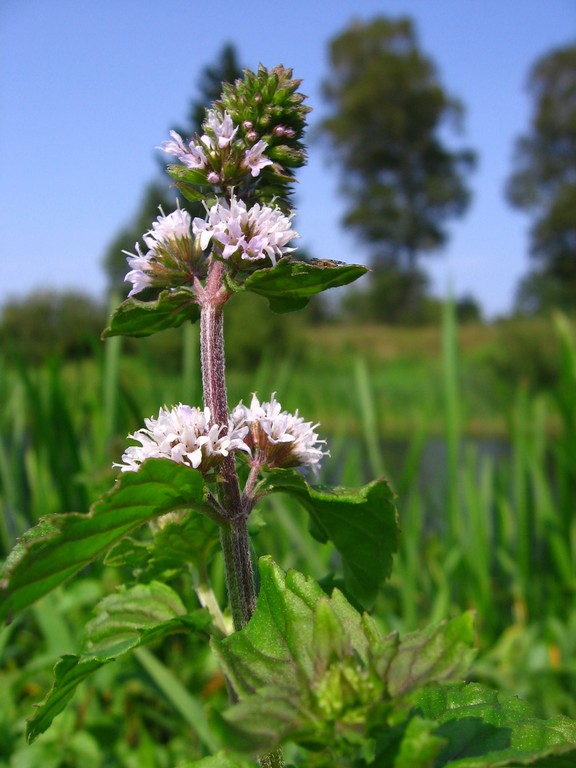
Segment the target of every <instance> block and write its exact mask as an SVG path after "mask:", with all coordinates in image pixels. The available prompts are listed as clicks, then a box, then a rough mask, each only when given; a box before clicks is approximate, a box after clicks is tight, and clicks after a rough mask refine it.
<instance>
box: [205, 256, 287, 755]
mask: <svg viewBox="0 0 576 768" xmlns="http://www.w3.org/2000/svg"><path fill="white" fill-rule="evenodd" d="M222 276H223V265H222V264H221V263H220V262H218V261H214V262H213V263H212V265H211V267H210V272H209V274H208V279H207V281H206V288H205V290H204V293H203V296H202V307H201V313H200V356H201V361H202V387H203V390H204V404H205V405H206V407H208V408H210V412H211V414H212V418H213V420H214V421H215V422H216V423H217V424H227V423H228V396H227V393H226V377H225V358H224V314H223V305H224V303H225V302H226V300H227V299H228V298H229V294H228V292H227V291H226V289H225V287H224V285H223V281H222ZM220 476H221V478H222V480H221V482H220V484H219V500H220V504H221V505H222V507H223V509H224V512H225V521H224V522H223V523H222V524H221V525H220V545H221V547H222V553H223V555H224V570H225V573H226V587H227V589H228V600H229V602H230V611H231V613H232V620H233V623H234V629H235V631H238V630H239V629H242V627H244V626H245V625H246V624H247V623H248V622H249V621H250V618H251V616H252V614H253V613H254V609H255V608H256V587H255V584H254V570H253V568H252V559H251V557H250V543H249V539H248V527H247V517H248V513H249V508H248V504H247V499H248V498H249V497H250V493H249V492H248V494H247V495H245V497H244V498H243V497H242V496H241V495H240V485H239V483H238V474H237V472H236V464H235V463H234V456H232V455H230V456H228V457H226V458H225V459H224V461H223V462H222V464H221V465H220ZM255 478H256V474H255V473H251V476H250V483H249V486H250V488H249V491H250V490H251V488H252V485H253V484H254V482H255ZM230 696H231V699H232V701H234V700H235V698H236V696H235V692H234V691H233V690H230ZM258 762H259V764H260V765H261V766H263V768H284V766H285V763H284V758H283V757H282V752H281V751H280V750H276V751H275V752H271V753H270V754H267V755H262V757H261V758H260V759H259V761H258Z"/></svg>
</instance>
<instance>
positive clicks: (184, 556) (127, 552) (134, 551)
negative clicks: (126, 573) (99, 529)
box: [104, 512, 220, 582]
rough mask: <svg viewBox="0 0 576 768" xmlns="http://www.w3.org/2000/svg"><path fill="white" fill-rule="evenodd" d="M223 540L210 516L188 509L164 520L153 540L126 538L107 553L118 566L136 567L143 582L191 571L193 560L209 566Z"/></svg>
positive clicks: (107, 561)
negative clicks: (177, 515)
mask: <svg viewBox="0 0 576 768" xmlns="http://www.w3.org/2000/svg"><path fill="white" fill-rule="evenodd" d="M179 514H180V513H179ZM219 542H220V535H219V529H218V526H217V525H215V524H214V522H213V521H212V520H210V518H208V517H206V516H205V515H197V514H194V513H193V512H191V513H185V514H184V516H183V517H182V519H179V520H175V521H163V523H162V526H161V527H160V529H159V530H157V531H155V533H154V537H153V539H152V541H150V542H141V541H135V540H133V539H130V538H125V539H122V541H120V542H119V543H118V544H116V545H115V546H114V547H113V548H112V549H111V550H110V552H109V553H108V554H107V555H106V559H105V561H104V562H105V563H106V564H107V565H111V566H114V567H122V566H127V567H129V568H132V569H133V570H134V571H135V574H136V576H137V578H138V580H139V581H142V582H148V581H151V580H152V579H166V578H169V577H172V576H174V575H175V574H177V573H180V572H182V571H187V570H188V567H189V566H190V564H193V565H196V566H198V567H200V568H201V569H202V568H205V567H206V566H207V565H208V563H209V562H210V560H211V559H212V557H213V555H214V553H215V552H216V551H217V549H218V545H219Z"/></svg>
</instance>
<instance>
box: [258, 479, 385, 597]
mask: <svg viewBox="0 0 576 768" xmlns="http://www.w3.org/2000/svg"><path fill="white" fill-rule="evenodd" d="M262 490H263V491H264V492H265V493H274V492H282V493H287V494H289V495H290V496H292V497H293V498H296V499H297V500H298V501H299V502H300V503H301V504H302V505H303V506H304V507H305V509H306V510H307V511H308V513H309V515H310V532H311V534H312V535H313V536H314V538H315V539H317V540H318V541H321V542H323V543H324V542H326V541H331V542H332V543H333V544H334V546H335V547H336V549H337V550H338V552H339V553H340V555H341V556H342V567H343V571H344V581H345V584H346V589H347V591H348V592H349V594H350V595H351V596H352V597H354V598H355V599H356V600H358V602H359V603H360V604H361V605H363V606H364V607H366V608H370V607H371V606H372V605H373V603H374V600H375V599H376V596H377V594H378V590H379V589H380V588H381V586H382V584H383V582H384V581H385V579H386V578H388V576H389V575H390V571H391V570H392V555H393V554H394V552H396V551H397V549H398V538H399V534H400V529H399V527H398V522H397V513H396V508H395V507H394V503H393V492H392V490H391V489H390V487H389V485H388V484H387V483H386V481H385V480H375V481H374V482H372V483H369V484H368V485H364V486H361V487H360V488H328V487H324V486H315V485H310V484H309V483H308V482H307V481H306V480H305V479H304V478H303V477H302V475H300V474H299V473H298V472H296V471H295V470H290V469H288V470H286V469H276V470H271V471H269V472H267V473H266V477H265V480H264V482H263V484H262Z"/></svg>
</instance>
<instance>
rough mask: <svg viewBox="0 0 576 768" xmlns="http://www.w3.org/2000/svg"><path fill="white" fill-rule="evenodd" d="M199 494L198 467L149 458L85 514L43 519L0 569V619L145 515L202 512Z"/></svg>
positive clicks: (79, 566) (78, 567) (79, 567)
mask: <svg viewBox="0 0 576 768" xmlns="http://www.w3.org/2000/svg"><path fill="white" fill-rule="evenodd" d="M204 494H205V486H204V480H203V478H202V475H201V474H200V472H197V471H196V470H193V469H190V468H189V467H185V466H184V465H182V464H176V463H175V462H173V461H170V460H168V459H149V460H148V461H146V462H145V463H144V464H142V466H141V468H140V469H139V471H138V472H126V473H124V474H122V475H121V476H120V478H119V479H118V481H117V482H116V485H115V486H114V488H113V489H112V490H111V491H109V492H108V493H106V494H105V495H104V496H103V497H102V498H101V499H100V500H99V501H97V502H96V503H95V504H93V505H92V508H91V510H90V512H89V513H88V514H80V513H75V512H72V513H69V514H64V515H51V516H50V517H48V518H46V519H45V520H44V521H42V522H41V523H40V524H39V525H40V528H39V531H40V532H41V534H42V535H40V536H35V535H32V533H30V534H28V536H27V537H25V538H24V539H23V541H22V542H21V543H20V545H17V548H16V549H17V555H16V556H13V557H12V558H9V560H8V563H9V565H8V566H7V567H6V568H5V569H4V571H3V573H2V581H1V582H0V622H4V621H6V619H7V618H9V617H10V616H11V615H12V614H13V613H17V612H18V611H21V610H22V609H23V608H25V607H27V606H28V605H30V604H32V603H33V602H34V601H35V600H37V599H38V598H40V597H42V595H45V594H46V593H47V592H50V590H52V589H54V587H56V586H58V585H59V584H62V583H63V582H64V581H66V580H67V579H68V578H70V577H71V576H73V575H74V574H75V573H78V571H80V570H82V568H84V567H85V566H86V565H88V563H90V562H92V561H93V560H95V559H96V558H98V557H99V556H100V555H102V554H103V553H104V552H106V550H108V549H109V548H110V547H111V546H112V545H113V544H115V543H116V542H118V541H120V540H121V539H122V538H123V537H124V536H127V535H129V534H130V533H131V532H132V531H134V530H135V529H136V528H138V527H139V526H141V525H143V524H144V523H147V522H148V521H149V520H153V519H155V518H156V517H159V516H160V515H163V514H166V513H167V512H171V511H174V510H177V509H190V508H193V509H196V510H198V511H203V510H204V509H205V505H204ZM33 530H35V529H33ZM15 551H16V550H15Z"/></svg>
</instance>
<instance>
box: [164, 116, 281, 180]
mask: <svg viewBox="0 0 576 768" xmlns="http://www.w3.org/2000/svg"><path fill="white" fill-rule="evenodd" d="M202 127H203V129H204V133H203V134H202V136H200V137H198V136H195V137H193V138H192V139H189V140H187V141H185V140H184V139H183V138H182V137H181V136H180V134H179V133H176V131H170V136H171V140H170V141H165V142H163V144H162V145H161V149H163V150H164V152H166V153H167V154H169V155H173V156H174V157H176V158H177V159H178V160H179V161H180V162H181V163H182V165H183V166H185V167H186V168H188V169H190V170H192V171H194V172H195V174H194V175H193V176H191V177H187V176H186V174H184V176H183V177H182V174H179V180H180V183H182V181H184V183H189V182H190V181H192V182H193V183H198V181H200V180H201V181H203V182H204V183H205V184H209V185H211V186H214V187H219V188H222V189H229V188H233V187H234V186H236V185H238V184H240V183H241V182H242V180H243V177H245V176H246V175H247V174H250V176H252V177H256V176H258V175H259V173H260V171H261V170H262V169H263V168H266V166H268V165H272V160H271V159H270V158H269V157H268V156H267V155H266V149H267V147H268V144H267V142H265V141H262V140H259V141H256V137H255V138H254V141H252V142H251V141H249V140H247V139H246V137H245V136H244V135H243V133H241V134H240V135H238V132H239V129H240V126H239V125H235V124H234V123H233V122H232V118H231V117H230V115H229V114H228V112H226V110H220V109H209V110H207V112H206V119H205V121H204V123H203V126H202ZM177 183H178V182H177Z"/></svg>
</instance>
